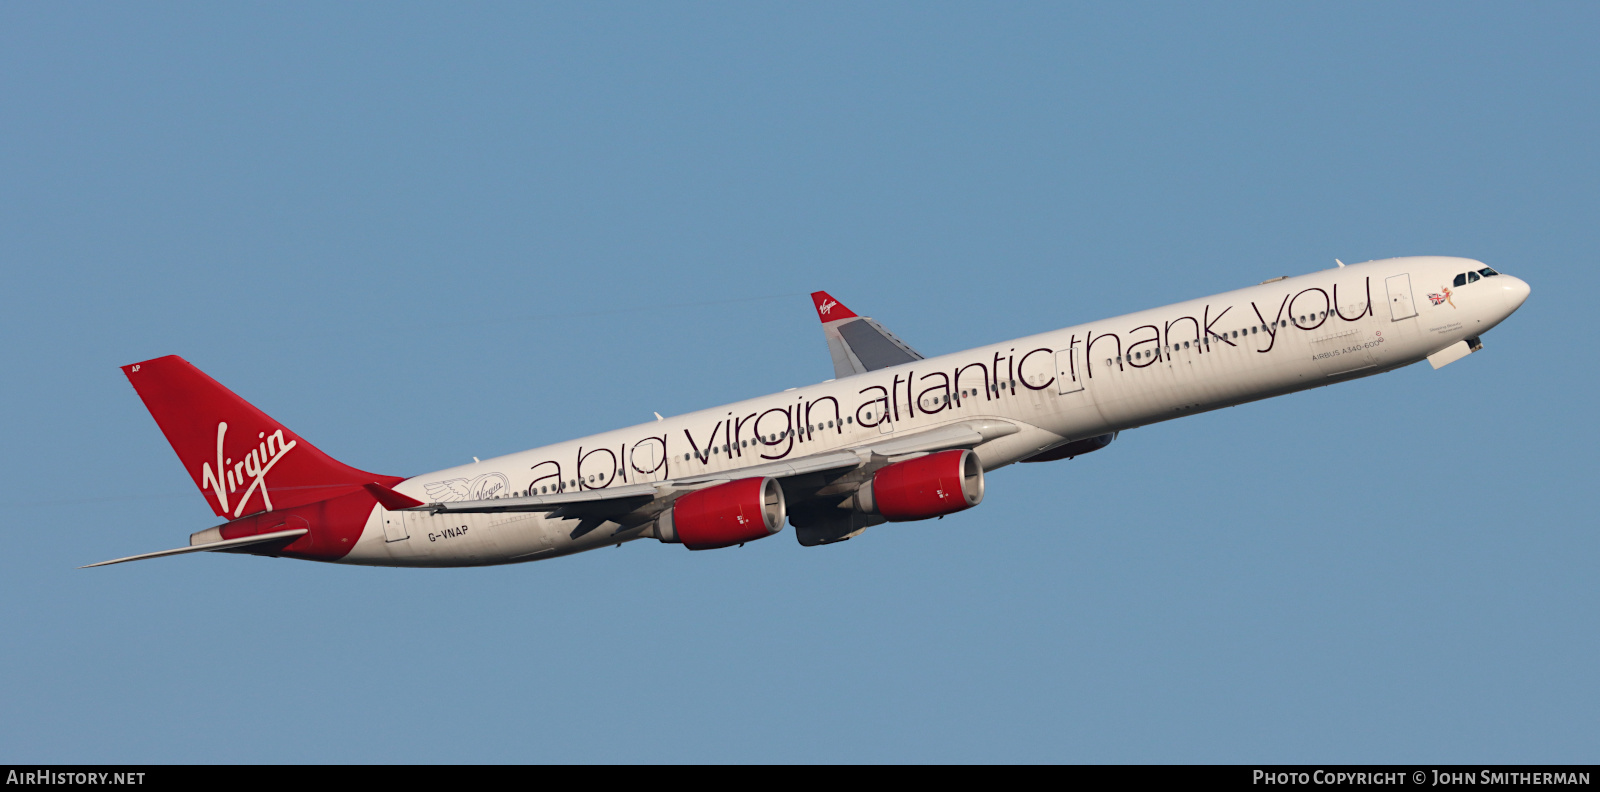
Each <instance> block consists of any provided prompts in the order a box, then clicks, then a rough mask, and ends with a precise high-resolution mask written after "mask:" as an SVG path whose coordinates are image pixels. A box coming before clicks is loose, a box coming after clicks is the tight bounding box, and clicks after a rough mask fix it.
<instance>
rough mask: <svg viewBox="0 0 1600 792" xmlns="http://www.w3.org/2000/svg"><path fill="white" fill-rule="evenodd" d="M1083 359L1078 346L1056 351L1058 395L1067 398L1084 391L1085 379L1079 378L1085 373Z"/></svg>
mask: <svg viewBox="0 0 1600 792" xmlns="http://www.w3.org/2000/svg"><path fill="white" fill-rule="evenodd" d="M1081 358H1082V355H1079V354H1078V347H1077V346H1071V347H1068V348H1066V349H1058V350H1056V393H1059V394H1061V395H1063V396H1065V395H1066V394H1068V393H1077V392H1078V391H1081V390H1083V379H1082V378H1081V377H1080V376H1079V372H1081V371H1083V364H1082V363H1083V361H1082V359H1081Z"/></svg>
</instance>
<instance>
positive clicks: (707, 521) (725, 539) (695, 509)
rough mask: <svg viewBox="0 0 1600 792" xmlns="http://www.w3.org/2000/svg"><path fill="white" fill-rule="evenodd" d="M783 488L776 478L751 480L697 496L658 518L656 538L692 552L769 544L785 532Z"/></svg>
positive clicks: (677, 503) (709, 489)
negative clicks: (768, 540) (766, 540)
mask: <svg viewBox="0 0 1600 792" xmlns="http://www.w3.org/2000/svg"><path fill="white" fill-rule="evenodd" d="M786 516H787V512H786V511H785V509H784V503H783V487H780V486H778V480H777V479H775V478H771V477H770V476H769V477H766V478H747V479H741V480H739V481H730V482H728V483H727V484H718V485H717V486H715V487H707V488H705V489H703V490H695V491H694V492H691V493H689V494H687V495H684V496H682V497H680V498H678V499H677V500H676V501H674V502H673V503H672V508H670V509H667V510H666V511H664V512H662V513H661V516H660V517H657V518H656V526H655V536H656V538H657V539H660V540H661V541H663V542H682V543H683V546H684V547H687V548H689V549H690V550H711V549H714V548H718V547H728V546H730V545H736V544H742V543H744V542H750V541H754V540H756V539H763V538H766V537H768V536H771V535H773V534H775V533H777V532H778V531H780V530H783V520H784V518H785V517H786Z"/></svg>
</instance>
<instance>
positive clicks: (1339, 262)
mask: <svg viewBox="0 0 1600 792" xmlns="http://www.w3.org/2000/svg"><path fill="white" fill-rule="evenodd" d="M1333 263H1335V264H1338V265H1339V269H1344V262H1343V261H1340V260H1338V259H1334V260H1333Z"/></svg>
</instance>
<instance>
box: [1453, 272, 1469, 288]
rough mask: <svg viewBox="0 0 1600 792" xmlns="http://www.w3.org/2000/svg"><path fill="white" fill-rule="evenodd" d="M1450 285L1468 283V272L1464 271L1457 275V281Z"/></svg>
mask: <svg viewBox="0 0 1600 792" xmlns="http://www.w3.org/2000/svg"><path fill="white" fill-rule="evenodd" d="M1450 285H1451V286H1465V285H1467V273H1465V272H1463V273H1461V274H1460V275H1457V276H1456V279H1455V282H1454V283H1451V284H1450Z"/></svg>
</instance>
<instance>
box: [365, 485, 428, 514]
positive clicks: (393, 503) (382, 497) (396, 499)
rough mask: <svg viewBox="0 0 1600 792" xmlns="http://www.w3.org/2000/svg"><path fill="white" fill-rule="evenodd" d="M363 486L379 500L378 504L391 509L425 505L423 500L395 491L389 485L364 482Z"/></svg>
mask: <svg viewBox="0 0 1600 792" xmlns="http://www.w3.org/2000/svg"><path fill="white" fill-rule="evenodd" d="M361 488H362V489H364V490H366V491H367V493H368V494H370V495H371V496H372V497H373V499H374V500H376V501H378V505H380V506H382V507H383V508H385V509H388V510H389V511H400V510H401V509H414V508H416V507H418V506H421V505H423V504H422V501H419V500H417V499H416V498H413V497H411V496H410V495H401V494H400V493H398V492H395V491H394V490H392V489H389V488H388V487H385V486H383V485H382V484H378V483H372V484H363V485H361Z"/></svg>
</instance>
